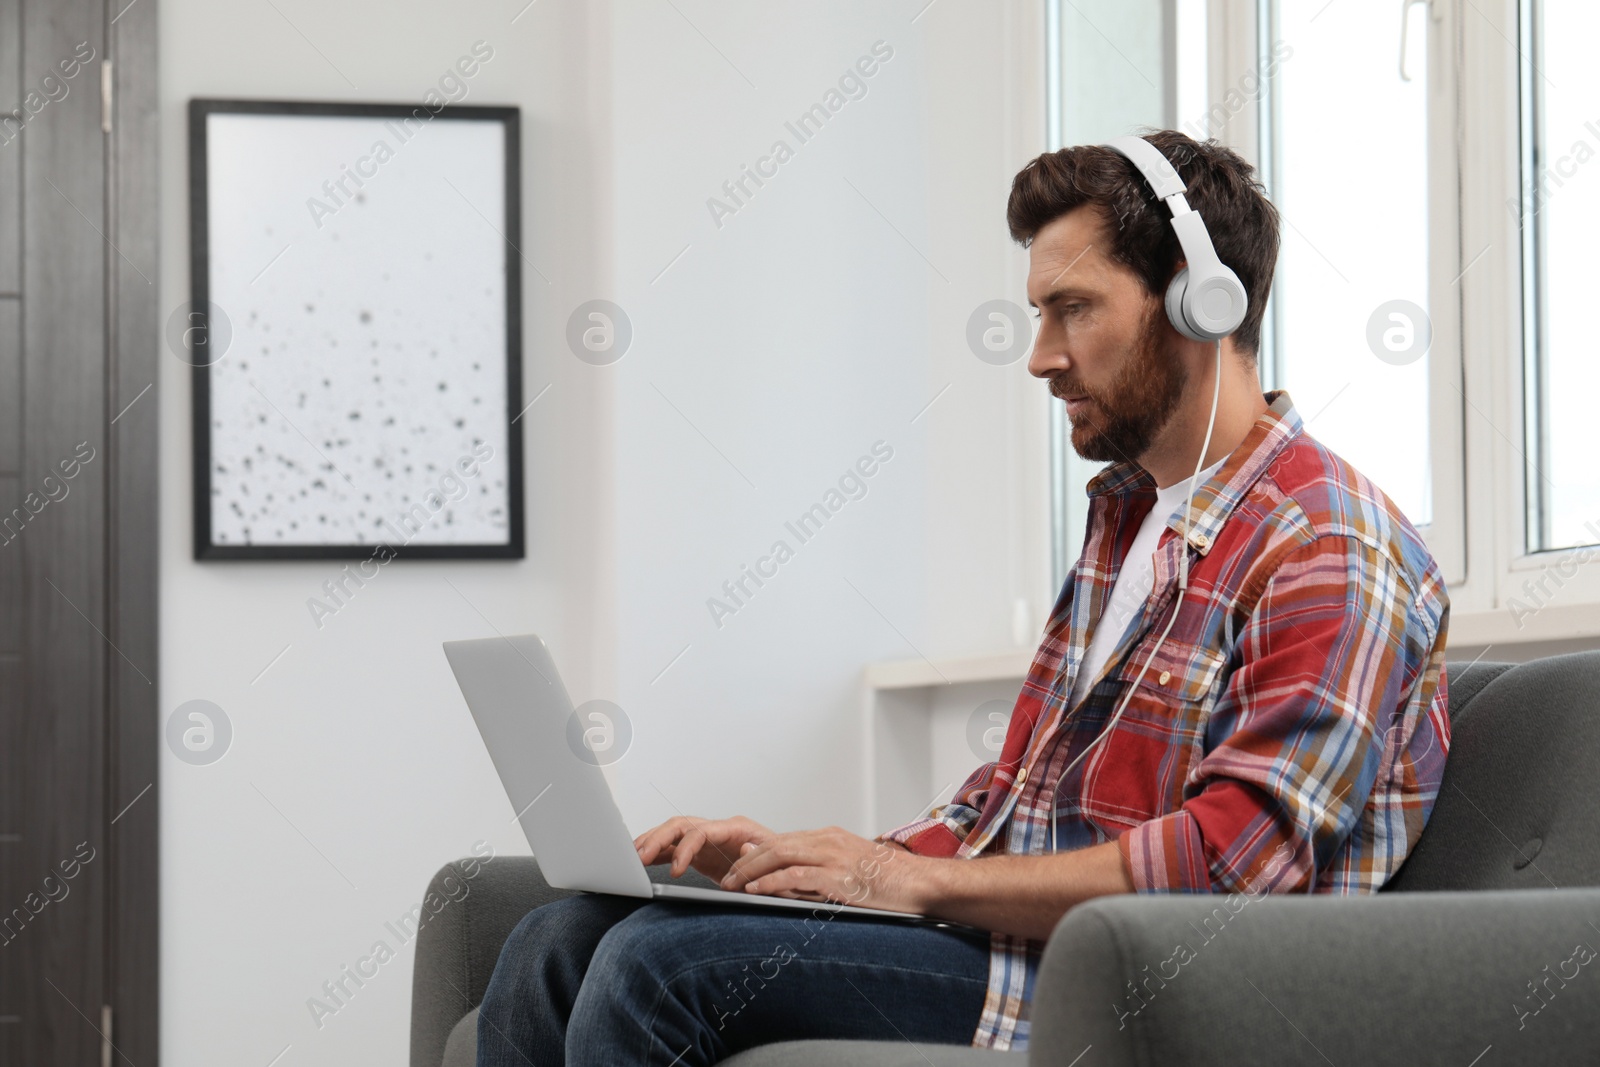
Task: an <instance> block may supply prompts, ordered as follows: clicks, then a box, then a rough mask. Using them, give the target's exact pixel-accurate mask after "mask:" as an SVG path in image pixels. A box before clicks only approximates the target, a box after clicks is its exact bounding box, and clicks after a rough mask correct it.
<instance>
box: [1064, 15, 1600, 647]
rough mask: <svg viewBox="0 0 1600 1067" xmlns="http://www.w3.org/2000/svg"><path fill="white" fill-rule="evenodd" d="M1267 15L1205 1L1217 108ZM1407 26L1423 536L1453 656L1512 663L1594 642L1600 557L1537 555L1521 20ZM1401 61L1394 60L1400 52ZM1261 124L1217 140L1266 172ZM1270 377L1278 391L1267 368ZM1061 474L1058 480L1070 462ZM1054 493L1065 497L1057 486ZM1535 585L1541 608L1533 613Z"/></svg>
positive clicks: (1250, 114)
mask: <svg viewBox="0 0 1600 1067" xmlns="http://www.w3.org/2000/svg"><path fill="white" fill-rule="evenodd" d="M1264 2H1265V0H1208V10H1207V23H1208V28H1209V31H1208V61H1207V66H1208V85H1209V96H1210V97H1211V99H1212V101H1213V102H1219V101H1221V100H1222V99H1223V97H1224V96H1225V95H1226V93H1227V92H1228V91H1229V89H1231V88H1233V85H1234V83H1235V82H1236V81H1237V80H1238V77H1239V75H1240V74H1241V73H1242V72H1243V71H1245V70H1247V69H1249V68H1250V67H1251V66H1253V65H1254V64H1255V63H1256V61H1257V59H1258V57H1259V56H1260V54H1261V47H1260V44H1259V42H1258V39H1257V33H1256V26H1257V17H1258V9H1259V6H1260V5H1261V4H1262V3H1264ZM1335 2H1337V0H1335ZM1399 6H1400V5H1398V4H1397V5H1395V7H1396V8H1398V7H1399ZM1395 17H1396V20H1398V12H1397V13H1396V16H1395ZM1410 17H1411V18H1412V20H1413V21H1412V24H1411V27H1412V32H1413V34H1414V33H1415V32H1416V31H1417V30H1418V29H1419V28H1420V27H1421V25H1422V20H1423V19H1427V20H1429V33H1428V42H1429V43H1428V77H1429V87H1428V93H1429V114H1430V131H1429V152H1430V164H1431V165H1430V188H1429V202H1430V211H1431V216H1432V218H1431V226H1432V232H1433V243H1432V246H1431V247H1430V249H1429V253H1430V256H1429V261H1430V283H1429V284H1430V308H1429V311H1430V315H1431V317H1432V325H1433V346H1432V349H1431V351H1430V367H1431V380H1430V391H1431V395H1430V397H1429V400H1428V403H1429V416H1430V428H1431V429H1430V447H1431V453H1432V463H1433V468H1432V487H1433V508H1432V521H1431V522H1430V523H1429V525H1428V526H1427V527H1426V528H1425V529H1424V530H1423V534H1424V537H1425V538H1426V540H1427V543H1428V545H1429V548H1430V549H1431V551H1432V552H1433V553H1434V555H1435V558H1436V559H1438V561H1439V563H1440V567H1441V570H1442V571H1443V572H1444V574H1445V578H1446V580H1447V582H1448V583H1449V588H1450V599H1451V614H1450V638H1449V640H1450V645H1451V647H1452V648H1454V649H1461V650H1463V651H1464V652H1466V653H1467V654H1469V655H1470V654H1473V653H1475V652H1477V651H1478V650H1480V649H1481V650H1485V651H1487V650H1488V649H1492V648H1494V647H1496V646H1500V647H1501V648H1502V649H1503V650H1504V651H1503V653H1502V654H1503V655H1506V656H1507V657H1508V658H1516V656H1515V653H1514V649H1512V648H1511V647H1510V646H1515V645H1519V644H1524V643H1530V642H1553V641H1556V642H1559V641H1573V640H1588V639H1594V638H1600V550H1596V549H1594V548H1592V547H1580V548H1575V549H1563V550H1555V551H1545V552H1533V551H1529V550H1528V541H1527V534H1528V528H1527V508H1526V500H1527V493H1526V489H1527V485H1526V477H1527V469H1526V463H1525V460H1524V449H1525V441H1526V435H1525V432H1524V420H1525V409H1524V401H1525V397H1526V396H1527V393H1526V389H1525V367H1526V360H1525V356H1524V352H1525V348H1524V344H1525V341H1524V320H1523V272H1522V268H1523V264H1522V258H1523V247H1522V240H1521V234H1520V232H1519V229H1518V220H1517V219H1516V218H1515V217H1514V216H1513V215H1512V214H1511V213H1510V212H1508V211H1507V210H1506V204H1507V201H1508V200H1510V199H1512V198H1515V197H1519V196H1520V195H1521V188H1522V186H1521V182H1522V141H1521V120H1522V107H1523V105H1522V92H1521V88H1522V87H1521V66H1520V54H1519V49H1520V47H1521V42H1522V37H1521V30H1522V25H1521V22H1522V5H1521V0H1471V2H1470V3H1466V2H1464V0H1418V3H1417V4H1416V6H1415V7H1414V8H1413V9H1411V11H1410ZM1398 29H1399V27H1398V26H1397V25H1395V26H1392V27H1391V26H1385V27H1382V28H1381V31H1380V30H1378V29H1377V28H1375V32H1383V33H1385V34H1391V33H1393V34H1397V32H1398ZM1396 45H1397V56H1396V58H1397V60H1398V38H1397V37H1396ZM1463 72H1470V76H1463ZM1257 110H1258V109H1252V108H1245V109H1244V110H1243V111H1241V112H1239V113H1237V114H1235V115H1234V117H1233V118H1232V120H1231V121H1230V122H1229V123H1228V125H1227V126H1225V127H1223V128H1222V129H1220V130H1217V131H1215V136H1216V137H1217V138H1218V140H1221V141H1223V142H1224V143H1226V144H1229V145H1231V146H1232V147H1234V148H1235V149H1237V150H1238V151H1239V152H1240V153H1241V154H1242V155H1244V156H1245V157H1246V158H1247V159H1249V160H1251V161H1252V162H1253V163H1257V164H1258V165H1259V153H1258V147H1257V146H1258V137H1257V130H1258V126H1257V123H1258V122H1259V116H1258V114H1257ZM1372 166H1373V167H1375V168H1381V166H1382V160H1381V159H1379V160H1376V161H1374V162H1373V164H1372ZM1352 224H1359V220H1352ZM1364 355H1365V353H1364V352H1356V351H1353V352H1352V354H1351V358H1353V359H1355V358H1362V357H1363V356H1364ZM1262 373H1263V381H1264V384H1265V383H1270V382H1271V380H1272V375H1273V370H1272V368H1270V367H1267V366H1264V367H1263V368H1262ZM1058 432H1059V429H1058ZM1061 443H1062V441H1061V438H1059V437H1058V438H1057V445H1058V447H1059V445H1060V444H1061ZM1066 458H1068V459H1071V460H1075V459H1076V457H1066ZM1055 460H1056V462H1057V465H1058V470H1059V469H1060V467H1061V466H1062V460H1063V457H1060V456H1059V455H1058V456H1056V457H1055ZM1051 481H1052V489H1053V490H1054V491H1055V492H1056V493H1057V494H1060V493H1061V492H1062V491H1063V490H1062V482H1061V479H1060V478H1059V477H1052V479H1051ZM1068 482H1069V483H1070V479H1069V480H1068ZM1071 488H1072V485H1071V484H1068V486H1067V495H1066V497H1065V499H1063V498H1062V497H1061V496H1060V495H1057V496H1056V498H1055V504H1056V507H1057V509H1058V510H1057V512H1056V515H1057V530H1056V534H1057V536H1056V537H1055V538H1054V539H1053V540H1052V545H1053V547H1056V548H1059V546H1060V545H1061V541H1062V533H1063V530H1062V527H1061V524H1062V522H1063V519H1064V520H1065V525H1066V530H1065V531H1064V532H1065V535H1066V537H1067V538H1068V545H1069V547H1070V545H1071V539H1072V538H1073V537H1074V536H1075V535H1076V532H1077V531H1076V530H1074V529H1073V528H1072V527H1073V526H1074V524H1075V523H1076V521H1077V520H1078V519H1079V518H1081V516H1078V515H1076V514H1074V513H1075V512H1077V511H1078V507H1077V506H1076V505H1077V504H1078V502H1077V501H1076V500H1075V499H1074V497H1073V495H1072V493H1071ZM1073 554H1075V551H1074V552H1073ZM1057 559H1058V560H1059V559H1060V557H1059V556H1058V557H1057ZM1067 562H1068V563H1070V559H1068V560H1067ZM1058 565H1059V564H1058ZM1532 582H1543V584H1544V588H1545V590H1546V593H1545V594H1544V595H1542V596H1541V597H1540V598H1539V600H1540V601H1541V602H1542V603H1541V604H1539V605H1538V606H1537V610H1534V611H1532V612H1531V613H1529V612H1528V611H1527V610H1525V609H1526V608H1528V607H1533V606H1536V602H1535V600H1534V598H1533V597H1530V595H1529V594H1528V592H1527V591H1526V590H1525V587H1524V586H1525V583H1532ZM1491 658H1494V657H1493V656H1492V654H1491Z"/></svg>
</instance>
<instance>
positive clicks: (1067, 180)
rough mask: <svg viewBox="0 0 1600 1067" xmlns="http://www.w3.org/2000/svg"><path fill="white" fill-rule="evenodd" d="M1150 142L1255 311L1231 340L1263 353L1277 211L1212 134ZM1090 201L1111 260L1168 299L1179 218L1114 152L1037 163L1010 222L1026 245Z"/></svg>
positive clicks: (1071, 152) (1011, 208)
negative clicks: (1172, 170)
mask: <svg viewBox="0 0 1600 1067" xmlns="http://www.w3.org/2000/svg"><path fill="white" fill-rule="evenodd" d="M1143 136H1144V139H1145V140H1147V141H1149V142H1150V143H1151V144H1153V145H1155V146H1156V148H1157V149H1159V150H1160V152H1161V154H1162V155H1164V156H1166V157H1167V160H1168V161H1169V162H1171V164H1172V165H1173V167H1174V168H1175V169H1176V170H1177V172H1178V176H1179V177H1180V178H1182V179H1183V184H1184V185H1185V186H1186V187H1187V190H1186V192H1185V194H1184V199H1186V200H1188V202H1189V206H1190V207H1191V208H1193V209H1194V210H1196V211H1198V212H1200V217H1201V218H1203V219H1205V223H1206V229H1207V230H1208V231H1209V232H1210V234H1211V243H1212V244H1213V245H1215V246H1216V249H1217V258H1218V259H1220V260H1222V262H1223V263H1225V264H1227V265H1228V266H1229V267H1231V268H1233V272H1234V273H1235V274H1237V275H1238V276H1239V281H1240V282H1241V283H1242V284H1243V285H1244V288H1245V292H1246V293H1247V294H1249V298H1250V308H1249V310H1248V311H1247V312H1246V313H1245V317H1244V321H1243V322H1242V323H1240V324H1239V328H1238V329H1237V330H1235V331H1234V332H1233V343H1234V345H1235V346H1236V347H1237V348H1238V349H1239V351H1240V352H1241V353H1244V354H1246V355H1248V356H1250V357H1252V358H1253V357H1255V356H1256V354H1257V352H1258V351H1259V348H1260V343H1261V316H1262V314H1263V313H1264V312H1265V311H1266V306H1267V294H1268V293H1269V292H1270V291H1271V289H1272V272H1273V269H1274V268H1275V267H1276V266H1277V262H1278V210H1277V208H1275V207H1273V206H1272V202H1271V201H1270V200H1268V199H1267V197H1266V190H1265V189H1263V188H1262V186H1261V183H1260V182H1258V181H1257V180H1256V177H1255V168H1253V167H1252V166H1250V164H1249V163H1248V162H1246V161H1245V159H1244V158H1243V157H1242V156H1240V155H1239V154H1238V153H1237V152H1235V151H1233V150H1232V149H1231V148H1226V147H1224V146H1222V145H1220V144H1218V143H1217V142H1216V140H1215V139H1214V138H1213V139H1210V140H1207V141H1196V140H1195V139H1194V138H1192V137H1189V136H1188V135H1187V134H1182V133H1178V132H1177V131H1176V130H1156V131H1154V132H1151V133H1146V134H1144V135H1143ZM1084 204H1093V205H1095V207H1096V208H1097V209H1098V210H1099V212H1100V216H1101V219H1102V220H1103V221H1104V223H1105V226H1106V231H1107V233H1108V234H1109V235H1110V237H1111V249H1110V256H1111V258H1112V259H1113V260H1115V261H1117V262H1119V263H1122V264H1124V265H1125V266H1127V267H1128V268H1129V269H1130V270H1132V271H1133V272H1134V273H1135V274H1137V275H1138V276H1139V277H1140V278H1141V279H1142V280H1143V281H1144V286H1145V288H1146V289H1147V290H1148V291H1149V292H1150V293H1151V294H1152V295H1154V296H1157V297H1163V296H1165V295H1166V291H1167V283H1168V282H1169V281H1171V280H1172V276H1173V274H1175V273H1177V269H1178V261H1179V260H1180V259H1182V258H1183V248H1182V246H1181V245H1179V244H1178V235H1177V233H1176V232H1174V230H1173V229H1172V212H1170V211H1168V210H1167V207H1166V205H1165V204H1163V203H1161V202H1160V201H1159V200H1157V199H1156V195H1155V193H1154V192H1153V191H1152V190H1151V189H1150V184H1149V182H1147V181H1145V179H1144V175H1142V174H1141V173H1140V172H1139V169H1138V168H1137V167H1135V166H1134V165H1133V162H1132V161H1131V160H1129V159H1127V158H1126V157H1125V156H1122V155H1121V154H1119V153H1117V152H1113V151H1112V150H1111V149H1109V148H1102V147H1101V146H1100V145H1078V146H1077V147H1075V148H1063V149H1061V150H1060V151H1058V152H1046V153H1045V154H1043V155H1041V156H1039V157H1038V158H1036V159H1034V160H1032V161H1030V162H1029V163H1028V165H1027V166H1025V167H1023V168H1022V170H1020V171H1018V172H1017V176H1016V178H1015V179H1013V180H1012V182H1011V199H1010V201H1009V202H1008V203H1007V204H1006V223H1007V224H1008V225H1009V226H1010V227H1011V236H1012V238H1014V239H1015V240H1016V241H1017V242H1018V243H1019V244H1021V245H1022V246H1023V247H1024V248H1026V247H1027V246H1028V245H1030V244H1032V243H1033V239H1034V238H1035V237H1036V236H1038V234H1039V231H1040V230H1042V229H1044V228H1045V226H1047V225H1049V224H1050V223H1052V222H1054V221H1055V220H1056V219H1058V218H1060V217H1061V216H1062V215H1065V214H1067V213H1068V212H1070V211H1072V210H1074V209H1075V208H1078V207H1081V206H1082V205H1084Z"/></svg>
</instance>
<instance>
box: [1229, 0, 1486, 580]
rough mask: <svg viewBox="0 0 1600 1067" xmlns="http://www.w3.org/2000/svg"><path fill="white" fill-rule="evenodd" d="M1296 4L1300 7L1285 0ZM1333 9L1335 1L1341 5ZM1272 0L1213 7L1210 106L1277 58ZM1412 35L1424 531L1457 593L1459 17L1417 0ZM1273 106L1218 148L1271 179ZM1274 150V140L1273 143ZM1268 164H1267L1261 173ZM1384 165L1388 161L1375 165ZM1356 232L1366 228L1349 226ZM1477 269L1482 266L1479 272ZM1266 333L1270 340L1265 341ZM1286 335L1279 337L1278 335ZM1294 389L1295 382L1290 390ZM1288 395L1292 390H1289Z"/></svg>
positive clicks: (1389, 29) (1395, 35)
mask: <svg viewBox="0 0 1600 1067" xmlns="http://www.w3.org/2000/svg"><path fill="white" fill-rule="evenodd" d="M1282 2H1285V3H1290V2H1298V0H1282ZM1335 2H1336V0H1335ZM1270 7H1271V0H1210V2H1209V10H1208V20H1207V21H1208V26H1209V31H1210V33H1209V36H1210V40H1209V46H1210V61H1209V64H1208V66H1209V71H1210V74H1209V88H1210V93H1209V95H1210V97H1211V99H1212V101H1213V102H1218V101H1222V100H1223V99H1224V98H1225V96H1226V94H1227V93H1228V92H1230V91H1232V90H1234V89H1235V83H1237V82H1238V80H1239V77H1240V76H1241V75H1242V74H1243V73H1244V72H1245V71H1247V70H1251V69H1254V68H1255V66H1256V64H1257V63H1258V61H1259V58H1260V57H1261V56H1262V55H1263V54H1265V53H1267V52H1268V51H1270V49H1271V47H1272V45H1273V43H1274V42H1273V41H1272V40H1271V39H1270V38H1271V34H1270V33H1268V32H1263V31H1262V29H1261V27H1262V23H1263V20H1264V19H1265V18H1266V16H1267V15H1268V13H1269V10H1270ZM1399 7H1400V5H1398V4H1396V5H1395V8H1396V9H1397V13H1396V18H1395V21H1394V22H1392V23H1388V24H1386V25H1383V26H1375V27H1374V32H1375V33H1380V34H1382V35H1384V36H1385V37H1388V38H1389V39H1390V40H1392V41H1393V42H1394V46H1395V59H1396V62H1397V63H1398V61H1399V32H1400V25H1399V15H1398V9H1399ZM1409 15H1410V18H1411V19H1412V22H1411V26H1412V32H1413V33H1416V32H1418V31H1420V30H1421V28H1422V26H1423V22H1424V20H1429V22H1430V23H1431V25H1430V26H1429V29H1428V33H1427V41H1428V155H1429V167H1428V206H1429V231H1430V234H1431V244H1430V247H1429V249H1428V273H1429V283H1428V284H1429V299H1428V314H1429V318H1430V319H1431V321H1432V328H1433V342H1432V347H1431V348H1430V349H1429V353H1428V366H1429V396H1428V397H1427V403H1428V427H1429V435H1428V436H1429V452H1430V464H1431V468H1432V469H1431V472H1430V475H1431V485H1432V493H1433V500H1432V508H1431V510H1432V515H1431V521H1430V522H1429V523H1428V524H1427V525H1426V526H1422V527H1420V532H1421V533H1422V535H1423V538H1424V540H1425V541H1426V542H1427V545H1428V548H1429V550H1430V551H1431V552H1432V553H1433V556H1434V558H1435V559H1436V560H1437V561H1438V563H1439V568H1440V570H1441V571H1442V572H1443V574H1444V576H1445V581H1446V582H1448V583H1450V584H1451V586H1452V588H1453V587H1454V586H1455V585H1456V584H1458V583H1461V582H1463V581H1464V580H1465V579H1466V576H1467V569H1468V560H1467V542H1468V538H1467V529H1468V526H1469V523H1468V516H1467V512H1466V497H1467V493H1466V462H1465V456H1464V454H1463V452H1462V447H1461V442H1462V433H1463V425H1464V420H1465V417H1466V409H1467V407H1468V405H1467V401H1466V398H1465V393H1464V391H1463V384H1462V383H1463V381H1464V379H1465V367H1464V364H1463V359H1462V352H1463V344H1462V316H1463V312H1464V307H1465V303H1464V299H1463V294H1462V289H1461V288H1460V286H1459V285H1458V281H1459V282H1460V283H1462V284H1464V283H1465V282H1466V281H1467V278H1468V277H1469V276H1470V269H1469V272H1468V275H1466V276H1463V275H1462V272H1461V267H1462V264H1463V260H1462V255H1461V249H1462V248H1463V247H1464V242H1463V239H1462V237H1463V235H1462V232H1461V226H1460V220H1461V212H1460V208H1459V200H1458V187H1459V182H1460V180H1461V174H1462V160H1461V154H1460V151H1459V148H1458V140H1457V138H1458V136H1459V131H1460V123H1459V116H1458V108H1457V105H1456V101H1457V99H1458V97H1457V92H1456V86H1457V63H1456V61H1455V51H1456V48H1455V44H1456V37H1455V35H1456V21H1457V19H1456V11H1455V10H1454V7H1453V5H1452V4H1450V3H1447V2H1445V0H1419V3H1418V4H1417V9H1415V10H1409ZM1275 107H1276V101H1275V100H1274V99H1273V98H1272V97H1271V96H1270V95H1268V94H1267V93H1263V94H1262V96H1261V97H1260V99H1259V100H1258V102H1257V106H1256V107H1254V108H1245V109H1243V110H1241V111H1239V112H1238V113H1237V114H1236V115H1235V116H1234V118H1233V120H1232V121H1231V122H1230V123H1229V124H1228V125H1227V126H1225V127H1224V128H1223V129H1222V130H1220V131H1218V132H1217V133H1216V134H1215V136H1216V137H1217V139H1218V140H1219V141H1222V142H1223V143H1225V144H1228V145H1230V146H1231V147H1232V148H1234V149H1235V150H1236V151H1238V152H1239V153H1240V154H1241V155H1243V156H1244V157H1245V158H1246V159H1248V160H1250V161H1251V163H1253V164H1254V165H1255V166H1256V168H1257V169H1258V171H1261V172H1262V173H1263V174H1265V175H1266V176H1268V177H1269V178H1270V177H1271V176H1272V175H1273V174H1274V173H1275V172H1276V170H1277V165H1276V160H1272V159H1268V160H1265V161H1263V159H1262V145H1263V138H1262V136H1261V127H1262V124H1263V123H1264V122H1267V121H1269V117H1270V115H1271V114H1272V112H1273V110H1274V109H1275ZM1266 141H1267V143H1268V145H1269V146H1270V138H1268V139H1266ZM1263 164H1265V165H1263ZM1377 165H1378V166H1381V160H1380V161H1379V162H1378V164H1377ZM1350 224H1351V225H1360V220H1359V219H1351V220H1350ZM1474 266H1475V265H1474ZM1275 310H1276V309H1275V308H1272V307H1270V306H1269V309H1268V323H1266V324H1264V326H1266V325H1271V324H1273V319H1274V312H1275ZM1265 333H1266V331H1265V329H1264V330H1263V335H1264V339H1265ZM1279 336H1281V334H1279ZM1267 354H1268V359H1267V360H1264V361H1263V366H1262V368H1261V373H1262V382H1263V385H1265V386H1267V387H1269V388H1271V387H1275V386H1277V385H1279V384H1281V383H1283V373H1282V367H1281V359H1282V352H1281V351H1272V352H1270V353H1267ZM1350 358H1351V359H1363V358H1370V357H1369V354H1368V353H1367V352H1366V350H1365V349H1364V347H1361V346H1360V345H1359V344H1357V345H1354V346H1352V348H1351V352H1350ZM1287 384H1289V385H1291V386H1292V384H1293V383H1292V382H1291V383H1287ZM1290 392H1291V395H1292V393H1293V390H1292V388H1291V390H1290Z"/></svg>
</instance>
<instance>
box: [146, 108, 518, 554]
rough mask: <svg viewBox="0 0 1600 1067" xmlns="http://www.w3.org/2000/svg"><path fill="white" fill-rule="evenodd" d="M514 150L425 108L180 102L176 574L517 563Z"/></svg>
mask: <svg viewBox="0 0 1600 1067" xmlns="http://www.w3.org/2000/svg"><path fill="white" fill-rule="evenodd" d="M458 81H459V80H458ZM518 155H519V136H518V112H517V109H516V108H509V107H476V106H475V107H464V106H457V105H455V104H451V103H449V102H448V101H446V100H444V99H443V98H441V97H439V96H438V95H437V94H430V96H429V100H428V102H426V103H423V104H416V105H389V104H323V103H297V102H296V103H279V102H264V101H241V100H193V101H191V102H190V106H189V177H190V190H189V196H190V212H189V215H190V245H191V247H190V263H191V286H192V294H191V300H190V303H189V304H187V305H185V306H183V307H180V308H178V309H176V310H175V311H174V312H173V313H172V316H171V318H170V319H169V320H168V322H167V331H166V332H167V343H168V345H169V347H171V348H172V349H173V351H174V352H175V353H176V354H178V355H179V357H180V358H182V359H184V360H186V361H187V362H189V363H190V364H191V365H192V367H193V375H194V379H193V380H194V529H195V558H197V559H202V560H225V559H319V558H334V559H368V558H372V559H374V560H376V561H378V562H382V563H387V562H389V560H391V559H406V558H418V559H441V558H453V559H464V558H476V559H484V558H518V559H520V558H521V557H522V555H523V507H522V446H521V433H520V427H519V426H518V425H517V423H518V419H519V418H520V415H521V412H522V398H521V318H522V316H521V270H520V262H519V261H520V259H521V255H522V253H521V252H520V251H519V250H518V249H519V247H520V245H521V237H520V236H519V229H520V226H519V218H520V212H519V205H518V190H519V180H518V174H519V165H518V164H519V159H518Z"/></svg>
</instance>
